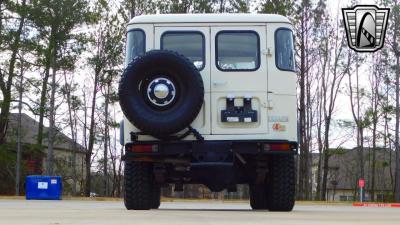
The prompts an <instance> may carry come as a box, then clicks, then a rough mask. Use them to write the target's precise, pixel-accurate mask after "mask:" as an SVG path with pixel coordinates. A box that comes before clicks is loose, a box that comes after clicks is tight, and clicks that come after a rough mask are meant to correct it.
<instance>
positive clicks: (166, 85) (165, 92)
mask: <svg viewBox="0 0 400 225" xmlns="http://www.w3.org/2000/svg"><path fill="white" fill-rule="evenodd" d="M175 97H176V88H175V85H174V83H173V82H172V81H171V80H169V79H167V78H164V77H159V78H155V79H153V80H152V81H151V82H150V83H149V85H148V86H147V98H148V100H149V102H150V103H151V104H153V105H155V106H159V107H165V106H169V105H170V104H171V103H172V102H173V101H174V99H175Z"/></svg>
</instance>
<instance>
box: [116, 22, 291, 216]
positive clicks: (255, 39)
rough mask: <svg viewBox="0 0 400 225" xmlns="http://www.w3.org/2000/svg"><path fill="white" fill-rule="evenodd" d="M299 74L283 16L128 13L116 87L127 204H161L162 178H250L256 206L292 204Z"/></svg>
mask: <svg viewBox="0 0 400 225" xmlns="http://www.w3.org/2000/svg"><path fill="white" fill-rule="evenodd" d="M296 79H297V78H296V73H295V61H294V49H293V32H292V26H291V24H290V22H289V20H288V19H287V18H285V17H283V16H280V15H271V14H186V15H178V14H175V15H174V14H170V15H146V16H138V17H135V18H133V19H132V20H131V21H130V23H129V24H128V29H127V45H126V69H125V70H124V72H123V74H122V77H121V80H120V84H119V93H118V94H119V101H120V105H121V108H122V111H123V112H124V115H125V117H124V123H123V126H121V127H122V134H123V135H122V136H123V141H124V145H125V153H124V157H123V159H124V160H125V171H124V188H125V195H124V200H125V206H126V208H127V209H137V210H139V209H142V210H144V209H153V208H158V207H159V205H160V187H162V186H164V185H168V184H173V185H174V187H175V190H176V191H179V190H182V187H183V185H184V184H204V185H206V186H207V187H208V188H209V189H210V190H211V191H213V192H219V191H222V190H224V189H227V191H235V190H236V186H237V184H248V185H249V188H250V205H251V207H252V208H253V209H269V210H271V211H291V210H292V208H293V206H294V197H295V162H294V156H295V154H296V153H297V122H296V121H297V118H296Z"/></svg>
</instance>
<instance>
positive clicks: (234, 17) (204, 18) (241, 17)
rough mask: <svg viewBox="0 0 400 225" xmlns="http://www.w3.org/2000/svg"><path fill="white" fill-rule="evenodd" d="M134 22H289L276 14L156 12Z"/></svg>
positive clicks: (132, 20) (137, 18)
mask: <svg viewBox="0 0 400 225" xmlns="http://www.w3.org/2000/svg"><path fill="white" fill-rule="evenodd" d="M134 23H290V21H289V20H288V19H287V18H286V17H284V16H281V15H277V14H249V13H248V14H244V13H241V14H238V13H229V14H227V13H225V14H156V15H143V16H137V17H134V18H133V19H131V21H130V22H129V24H134Z"/></svg>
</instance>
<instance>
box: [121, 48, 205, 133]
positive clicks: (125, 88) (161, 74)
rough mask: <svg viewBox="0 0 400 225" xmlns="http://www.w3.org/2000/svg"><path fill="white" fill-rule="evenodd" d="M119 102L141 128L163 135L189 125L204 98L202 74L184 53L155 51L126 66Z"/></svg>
mask: <svg viewBox="0 0 400 225" xmlns="http://www.w3.org/2000/svg"><path fill="white" fill-rule="evenodd" d="M118 95H119V103H120V105H121V108H122V111H123V112H124V114H125V116H126V118H127V119H128V120H129V121H130V122H131V123H132V124H133V125H135V126H136V127H137V128H138V129H140V130H141V131H143V132H144V133H146V134H149V135H152V136H154V137H158V138H163V137H168V136H170V135H172V134H175V133H177V132H179V131H181V130H183V129H184V128H186V127H188V126H189V125H190V124H191V123H192V122H193V120H194V119H195V118H196V116H197V115H198V113H199V112H200V109H201V106H202V105H203V99H204V85H203V80H202V79H201V75H200V73H199V71H198V70H197V68H196V67H195V66H194V65H193V63H192V62H191V61H190V60H189V59H188V58H186V57H185V56H183V55H181V54H179V53H177V52H173V51H167V50H152V51H149V52H146V53H145V54H144V55H142V56H139V57H136V58H135V59H134V60H133V61H132V62H131V63H129V65H128V66H127V67H126V69H125V71H124V72H123V74H122V78H121V80H120V83H119V90H118Z"/></svg>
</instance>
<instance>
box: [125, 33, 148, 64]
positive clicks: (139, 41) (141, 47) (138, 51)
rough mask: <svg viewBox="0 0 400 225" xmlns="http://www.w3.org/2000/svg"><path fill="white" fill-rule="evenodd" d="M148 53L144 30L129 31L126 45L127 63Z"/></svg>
mask: <svg viewBox="0 0 400 225" xmlns="http://www.w3.org/2000/svg"><path fill="white" fill-rule="evenodd" d="M145 51H146V37H145V34H144V31H143V30H139V29H135V30H130V31H128V34H127V44H126V60H127V62H126V63H129V62H130V61H132V59H134V58H135V57H137V56H139V55H143V54H144V52H145Z"/></svg>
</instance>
